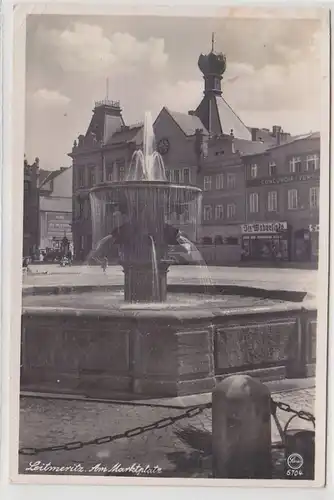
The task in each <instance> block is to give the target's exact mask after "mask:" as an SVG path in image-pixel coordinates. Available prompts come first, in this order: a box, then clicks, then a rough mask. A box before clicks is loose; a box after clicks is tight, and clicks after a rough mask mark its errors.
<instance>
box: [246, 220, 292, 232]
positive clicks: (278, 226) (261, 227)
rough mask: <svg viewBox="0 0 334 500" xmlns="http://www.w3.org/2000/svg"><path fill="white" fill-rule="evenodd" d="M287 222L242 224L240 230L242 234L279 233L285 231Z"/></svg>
mask: <svg viewBox="0 0 334 500" xmlns="http://www.w3.org/2000/svg"><path fill="white" fill-rule="evenodd" d="M287 229H288V223H287V222H267V223H255V224H242V226H241V232H242V233H243V234H256V233H280V232H282V231H287Z"/></svg>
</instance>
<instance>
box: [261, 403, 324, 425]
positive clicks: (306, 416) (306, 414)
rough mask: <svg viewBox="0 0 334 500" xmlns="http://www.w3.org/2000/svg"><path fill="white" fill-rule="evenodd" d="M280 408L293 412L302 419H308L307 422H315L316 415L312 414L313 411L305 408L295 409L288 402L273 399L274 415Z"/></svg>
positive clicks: (272, 410) (272, 409)
mask: <svg viewBox="0 0 334 500" xmlns="http://www.w3.org/2000/svg"><path fill="white" fill-rule="evenodd" d="M277 408H279V409H280V410H282V411H286V412H288V413H293V414H294V415H295V416H296V417H299V418H301V419H302V420H306V421H307V422H312V423H313V424H315V417H314V416H313V415H312V413H310V412H308V411H304V410H300V411H298V410H294V409H293V408H291V406H290V405H289V404H287V403H282V402H280V401H274V400H273V399H271V412H272V414H273V415H276V410H277Z"/></svg>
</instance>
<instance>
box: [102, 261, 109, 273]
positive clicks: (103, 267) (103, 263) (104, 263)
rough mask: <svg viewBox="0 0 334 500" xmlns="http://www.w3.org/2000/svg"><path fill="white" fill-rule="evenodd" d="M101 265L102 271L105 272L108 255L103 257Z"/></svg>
mask: <svg viewBox="0 0 334 500" xmlns="http://www.w3.org/2000/svg"><path fill="white" fill-rule="evenodd" d="M101 267H102V269H103V272H104V273H105V272H106V270H107V267H108V257H103V259H102V265H101Z"/></svg>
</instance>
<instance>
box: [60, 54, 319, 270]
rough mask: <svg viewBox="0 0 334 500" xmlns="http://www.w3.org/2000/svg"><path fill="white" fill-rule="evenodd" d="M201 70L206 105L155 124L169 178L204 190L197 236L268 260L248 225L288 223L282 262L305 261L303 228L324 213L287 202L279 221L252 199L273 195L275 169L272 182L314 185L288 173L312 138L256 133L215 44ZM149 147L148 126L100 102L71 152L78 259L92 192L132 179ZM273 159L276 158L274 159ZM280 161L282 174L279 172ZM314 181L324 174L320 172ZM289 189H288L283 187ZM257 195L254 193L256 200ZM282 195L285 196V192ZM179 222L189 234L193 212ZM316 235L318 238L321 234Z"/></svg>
mask: <svg viewBox="0 0 334 500" xmlns="http://www.w3.org/2000/svg"><path fill="white" fill-rule="evenodd" d="M198 66H199V69H200V71H201V72H202V74H203V79H204V92H203V97H202V99H201V101H200V102H199V105H198V107H197V108H196V109H195V110H191V111H188V113H183V112H179V111H173V110H171V109H169V108H167V107H163V108H162V109H161V111H160V113H159V114H158V116H157V117H156V119H155V121H154V124H153V128H154V134H155V139H156V149H157V150H158V152H159V153H160V154H161V156H162V158H163V161H164V165H165V169H166V175H167V178H168V179H169V180H170V181H172V182H173V183H183V184H191V185H196V186H198V187H200V188H201V189H202V190H203V201H202V213H201V224H200V226H199V228H198V231H197V233H196V237H195V238H194V237H193V238H192V239H195V240H196V241H195V242H196V243H198V244H205V245H215V246H217V247H218V246H221V247H222V248H223V247H224V246H226V245H227V246H228V245H230V246H233V250H232V254H233V258H234V259H236V260H240V259H241V258H242V257H244V258H248V259H253V260H257V259H259V258H260V259H263V256H262V254H261V252H260V251H258V250H254V251H253V250H252V248H253V247H254V249H255V247H256V245H258V247H259V246H260V244H259V243H257V244H253V243H247V241H253V239H254V238H253V236H255V234H254V235H253V234H252V235H251V238H249V236H250V235H249V234H248V233H247V227H248V226H249V227H250V225H251V224H258V223H260V222H275V221H276V222H283V223H284V224H283V226H284V227H285V226H286V225H287V226H288V227H289V228H291V229H289V231H290V233H289V234H294V236H291V237H290V240H289V242H288V243H287V246H288V250H287V251H285V250H284V248H285V247H284V248H283V247H282V245H281V247H282V248H281V250H280V251H279V252H278V251H276V254H275V255H276V257H275V258H277V256H279V255H280V254H282V255H283V254H284V258H286V256H287V259H289V260H292V259H295V258H297V255H299V254H300V253H301V251H302V250H301V249H300V250H298V245H299V243H297V240H298V238H299V236H298V235H299V234H300V235H302V233H303V235H304V236H303V237H300V239H304V241H307V237H308V236H307V234H308V233H307V231H306V232H305V233H304V232H303V230H304V229H305V228H306V229H307V228H309V227H311V224H313V223H314V227H317V220H318V215H317V214H318V212H317V208H315V207H314V208H312V209H310V210H306V209H304V208H300V209H294V210H293V213H292V209H289V210H288V209H286V211H285V209H283V206H285V205H284V204H282V203H283V201H280V205H279V206H280V207H282V211H279V212H275V217H274V213H272V212H271V213H270V214H269V215H268V210H267V209H265V208H264V207H265V206H266V205H265V204H264V202H263V201H261V203H260V201H259V205H258V206H259V208H258V212H253V211H251V209H250V202H249V199H250V196H251V195H252V193H253V191H254V190H255V191H254V192H256V193H257V195H256V196H258V199H259V200H262V199H264V197H266V196H268V195H267V191H268V186H267V185H266V184H263V183H262V180H263V179H265V178H266V176H268V175H269V174H268V172H269V170H268V169H269V168H271V171H270V172H271V174H270V176H269V177H270V178H272V177H273V176H272V174H273V173H274V172H277V175H278V176H281V175H283V177H284V176H285V174H286V173H290V174H291V175H292V174H293V175H294V174H296V178H294V179H295V180H294V181H291V182H292V183H297V184H298V183H304V184H303V185H306V184H305V182H306V183H307V182H308V181H304V180H301V179H302V178H299V177H298V176H297V172H293V173H291V172H289V170H287V171H286V170H284V169H286V165H287V164H288V165H289V162H290V159H291V158H293V157H295V158H298V157H299V156H298V155H299V153H298V154H297V150H298V148H300V147H301V148H302V149H301V152H300V155H301V156H303V154H304V153H302V151H303V147H304V145H305V144H306V143H305V140H304V142H303V139H302V138H294V137H291V136H290V134H289V133H286V132H284V131H283V130H282V128H281V127H280V126H277V125H276V126H273V128H272V130H269V129H258V128H249V127H247V126H246V125H245V124H244V123H243V122H242V120H241V119H240V118H239V117H238V115H237V114H236V113H235V112H234V111H233V110H232V109H231V107H230V106H229V104H228V103H227V102H226V101H225V99H224V97H223V90H222V79H223V75H224V72H225V69H226V58H225V56H224V55H223V54H221V53H217V52H215V50H214V47H212V50H211V52H210V53H209V54H206V55H203V54H201V55H200V57H199V60H198ZM310 140H311V139H310ZM317 140H318V142H319V139H317ZM306 142H307V141H306ZM310 144H311V143H310ZM312 144H313V143H312ZM142 147H143V124H142V123H138V124H133V125H127V124H125V122H124V119H123V116H122V109H121V106H120V103H119V102H118V101H110V100H103V101H99V102H96V103H95V107H94V110H93V115H92V118H91V122H90V124H89V126H88V128H87V131H86V133H85V134H84V135H80V136H79V137H78V139H77V140H76V141H75V142H74V145H73V148H72V151H71V153H69V156H70V157H71V158H72V162H73V168H72V175H73V200H72V203H73V206H72V208H73V217H72V231H73V242H74V251H75V255H76V258H77V259H79V260H85V258H87V256H88V255H89V253H90V251H91V249H92V214H91V205H90V199H89V193H90V189H91V188H92V187H94V186H96V185H97V184H99V183H103V182H115V181H120V180H124V179H125V177H126V175H127V172H128V169H129V167H130V163H131V159H132V156H133V153H134V152H135V151H136V150H138V149H141V148H142ZM305 147H306V146H305ZM312 148H313V149H312ZM314 148H315V149H314ZM311 150H312V151H311ZM318 153H319V147H315V146H312V147H311V146H310V147H309V149H307V147H306V149H305V155H306V156H305V160H303V161H304V163H305V162H306V161H308V162H310V161H311V160H307V159H306V157H311V155H312V154H313V155H318ZM271 156H272V159H271V160H269V158H270V157H271ZM290 157H291V158H290ZM283 158H284V159H283ZM289 158H290V159H289ZM303 158H304V156H303ZM274 161H275V162H276V164H277V170H274V167H273V162H274ZM291 161H292V160H291ZM317 161H318V160H317ZM286 162H288V163H286ZM253 164H255V165H257V166H258V171H257V172H258V173H257V176H256V178H254V177H252V176H253V175H254V171H255V170H254V167H251V166H250V165H253ZM269 164H271V167H269ZM263 165H266V166H263ZM252 168H253V170H251V169H252ZM287 168H288V169H289V167H287ZM296 168H297V167H296ZM251 172H253V173H251ZM275 175H276V174H275ZM307 175H309V174H307ZM314 176H315V177H316V173H315V174H314ZM313 181H314V182H315V183H316V182H317V181H316V180H315V179H312V181H311V180H310V181H309V182H311V183H312V182H313ZM263 182H264V181H263ZM282 185H283V183H282ZM311 187H312V186H311V185H309V187H306V188H305V189H306V191H307V192H310V191H308V190H309V189H311ZM281 189H282V190H283V189H285V188H284V187H282V188H279V190H281ZM252 190H253V191H252ZM297 190H300V196H302V192H304V191H303V190H304V188H302V187H301V188H297ZM282 192H283V191H282ZM312 192H313V191H312ZM314 192H315V191H314ZM280 193H281V191H280ZM256 196H255V195H253V198H254V197H256ZM270 196H275V195H270ZM277 196H278V198H281V197H284V196H285V195H284V194H279V195H277ZM287 196H290V197H291V196H295V195H291V194H290V195H287ZM303 196H304V195H303ZM310 196H311V195H310ZM314 196H316V195H314ZM282 199H283V198H282ZM284 199H285V198H284ZM284 203H285V202H284ZM303 207H304V205H303ZM280 210H281V209H280ZM298 214H299V215H298ZM173 217H174V218H173V220H172V221H171V222H172V223H173V224H174V225H176V226H178V227H180V228H181V229H182V230H183V231H184V232H185V233H186V234H187V230H188V225H187V223H188V222H189V221H188V220H187V216H186V214H184V213H183V214H173ZM269 219H270V220H269ZM276 219H277V220H276ZM297 220H299V222H297ZM312 227H313V226H312ZM250 231H251V229H250ZM298 231H299V233H298ZM310 232H311V231H310V230H309V233H310ZM312 232H314V233H316V230H314V231H312ZM305 235H306V236H305ZM260 236H261V235H260ZM255 239H257V240H261V239H263V238H262V237H261V238H255ZM274 239H275V238H274ZM310 239H312V241H313V240H315V239H316V237H315V236H310ZM292 240H293V242H292ZM298 241H299V240H298ZM258 247H256V248H258ZM312 248H314V249H313V250H312V251H311V253H309V254H308V255H311V254H312V255H315V254H316V250H315V248H316V244H315V243H314V245H313V247H312ZM282 258H283V257H282ZM310 258H311V257H310Z"/></svg>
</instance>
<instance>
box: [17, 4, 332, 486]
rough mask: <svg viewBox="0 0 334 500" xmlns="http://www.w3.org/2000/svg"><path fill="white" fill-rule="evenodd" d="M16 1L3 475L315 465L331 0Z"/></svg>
mask: <svg viewBox="0 0 334 500" xmlns="http://www.w3.org/2000/svg"><path fill="white" fill-rule="evenodd" d="M31 12H32V13H28V14H27V15H26V16H25V17H24V23H23V22H22V20H21V21H20V23H19V24H20V26H19V27H20V30H23V31H24V36H21V38H20V39H22V40H23V42H24V43H22V44H20V43H19V39H17V40H18V42H17V46H16V47H15V54H14V59H15V67H14V70H15V78H16V80H15V81H16V82H18V81H19V83H18V85H19V86H18V87H17V88H18V90H17V92H16V91H14V97H13V99H14V98H15V96H20V97H19V99H20V100H21V101H20V102H22V103H23V106H22V109H21V108H20V113H19V112H18V109H19V108H18V105H17V107H15V106H14V108H13V109H14V112H15V119H14V120H13V127H14V129H15V124H17V129H15V131H16V132H17V142H16V139H15V137H16V136H15V133H13V139H14V149H15V150H16V154H15V158H16V160H17V161H16V162H15V163H14V164H13V169H14V170H15V172H16V173H15V179H16V186H15V189H16V190H17V191H16V193H17V194H16V196H15V200H16V201H15V200H14V202H15V203H16V207H17V215H16V216H15V217H16V219H15V220H16V222H15V224H14V225H15V228H13V231H15V234H16V235H17V248H16V249H15V253H14V254H13V255H14V256H15V260H16V263H15V265H16V267H17V268H18V269H20V270H19V273H20V276H19V283H20V289H18V290H16V301H18V302H16V303H19V304H20V305H19V306H18V308H17V312H16V314H14V313H13V324H12V332H11V334H10V335H11V342H12V353H14V354H13V355H12V357H11V360H10V362H11V378H12V379H13V380H14V382H13V383H14V384H15V387H14V386H13V392H12V394H13V396H12V398H13V400H14V399H15V394H16V392H15V391H16V389H17V392H18V394H17V400H18V403H15V404H14V405H13V409H12V418H11V435H13V436H14V437H13V441H11V443H12V444H11V456H12V460H11V478H12V481H14V482H15V481H16V482H33V483H36V484H37V483H47V482H51V483H54V482H55V481H56V482H57V483H62V481H66V484H68V482H69V480H71V481H73V482H79V481H80V480H85V479H87V478H88V480H89V481H91V482H92V483H93V484H109V483H110V484H116V483H117V484H120V482H122V481H123V482H126V483H127V484H132V482H134V483H135V484H139V483H140V481H143V482H144V483H146V484H157V483H158V482H159V481H163V484H165V485H166V484H167V485H168V484H173V481H175V480H176V481H177V483H178V484H183V483H182V481H183V482H184V481H185V480H187V481H188V480H189V479H193V480H194V484H195V485H196V484H205V485H208V486H211V485H212V486H214V485H218V484H226V485H229V484H230V485H235V484H241V485H242V486H247V484H250V483H251V482H252V481H255V480H258V482H259V485H261V484H263V485H266V484H269V485H271V484H273V485H275V486H278V487H282V486H283V487H284V486H288V487H291V486H300V485H303V486H304V487H314V486H315V487H322V486H324V484H325V447H326V412H327V400H326V381H327V375H326V364H327V358H326V348H327V319H326V318H327V300H328V297H327V296H328V262H327V256H328V245H329V242H328V232H329V226H328V220H329V180H328V179H329V153H328V141H329V132H328V130H329V118H328V116H329V113H328V109H329V104H328V102H329V101H328V93H329V59H328V50H329V49H328V47H329V17H328V11H326V10H325V9H304V10H303V9H302V8H300V9H296V8H294V9H289V8H287V7H285V8H283V7H276V8H275V9H271V10H268V9H267V10H265V9H264V8H263V9H262V10H261V8H259V7H257V8H254V9H250V8H248V9H247V11H246V10H245V9H242V8H241V7H240V9H239V8H237V7H234V8H233V9H232V8H231V9H220V10H218V9H216V11H214V10H212V9H211V10H210V9H209V8H208V9H207V11H205V9H201V10H198V11H196V8H195V7H194V8H193V9H192V8H190V7H188V11H187V10H186V9H185V8H184V9H183V11H182V14H181V13H180V14H178V9H177V8H175V9H167V10H166V9H165V10H164V9H162V10H161V11H159V9H157V10H154V9H153V8H152V11H151V12H150V11H149V9H148V8H147V9H145V10H143V11H142V12H141V11H140V8H138V9H133V10H132V11H131V9H127V11H126V12H125V10H124V13H122V12H121V10H120V9H119V10H115V12H113V11H112V9H109V10H108V9H106V10H105V12H103V10H101V9H97V10H96V14H95V13H93V11H92V9H91V10H90V13H89V14H85V13H84V11H81V10H80V9H79V8H78V9H77V11H76V13H73V11H71V13H69V12H66V11H65V10H64V12H63V13H60V12H59V9H58V10H57V13H52V11H51V9H49V10H47V9H44V10H42V9H41V8H40V10H39V11H38V9H37V10H36V9H34V10H32V11H31ZM326 57H327V59H326ZM19 60H20V61H21V62H20V64H19V63H18V61H19ZM324 108H325V111H323V110H324ZM20 127H21V128H20ZM19 130H22V131H23V130H24V132H23V133H22V134H21V135H22V137H21V135H20V133H19ZM21 139H22V140H21ZM14 202H13V203H14ZM320 278H321V279H320ZM17 282H18V280H17ZM21 292H22V293H21ZM21 296H22V301H21ZM14 323H15V325H16V326H15V325H14ZM19 330H20V331H19ZM16 362H17V363H16ZM15 381H16V382H15ZM15 405H16V406H15ZM15 408H16V409H15ZM16 413H17V414H16ZM15 436H16V438H15ZM108 481H109V482H108ZM185 484H187V483H185Z"/></svg>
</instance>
